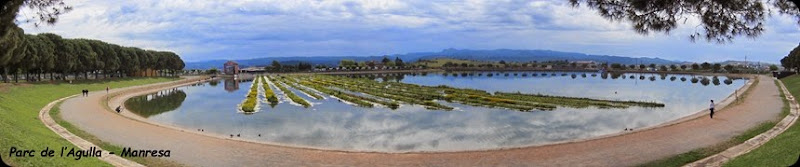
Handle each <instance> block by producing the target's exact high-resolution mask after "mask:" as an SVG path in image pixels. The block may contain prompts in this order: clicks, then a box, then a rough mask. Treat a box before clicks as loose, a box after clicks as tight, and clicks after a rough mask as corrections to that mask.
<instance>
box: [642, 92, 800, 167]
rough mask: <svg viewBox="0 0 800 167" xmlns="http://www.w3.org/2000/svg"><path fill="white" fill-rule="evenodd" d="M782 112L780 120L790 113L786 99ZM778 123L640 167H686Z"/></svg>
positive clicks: (766, 123)
mask: <svg viewBox="0 0 800 167" xmlns="http://www.w3.org/2000/svg"><path fill="white" fill-rule="evenodd" d="M757 84H759V83H758V80H756V82H753V86H755V85H757ZM774 84H775V85H777V86H779V87H780V85H778V82H775V83H774ZM751 90H752V89H748V90H747V91H746V92H744V93H742V97H741V98H743V99H744V98H747V95H749V93H750V91H751ZM784 97H785V96H784V94H783V92H781V99H784ZM742 101H744V100H741V101H739V102H735V103H731V104H730V105H738V104H740V103H741V102H742ZM782 110H783V111H782V112H781V113H782V114H781V115H780V116H779V117H780V118H783V117H784V116H786V114H788V113H789V103H787V102H786V100H785V99H784V105H783V109H782ZM776 123H777V120H775V121H767V122H763V123H761V124H759V125H757V126H755V127H752V128H750V129H748V130H747V131H745V132H743V133H741V134H739V135H737V136H734V137H732V138H731V139H729V140H728V141H725V142H722V143H717V144H716V145H713V146H710V147H705V148H698V149H694V150H692V151H689V152H686V153H683V154H678V155H675V156H671V157H667V158H664V159H660V160H656V161H653V162H649V163H646V164H642V165H639V166H683V165H686V164H688V163H691V162H694V161H697V160H700V159H703V158H706V157H708V156H711V155H714V154H717V153H720V152H722V151H725V150H727V149H728V148H730V147H733V146H736V145H739V144H742V143H744V142H745V141H747V140H749V139H751V138H753V137H755V136H757V135H759V134H761V133H764V132H766V131H767V130H769V129H771V128H772V127H774V126H775V124H776Z"/></svg>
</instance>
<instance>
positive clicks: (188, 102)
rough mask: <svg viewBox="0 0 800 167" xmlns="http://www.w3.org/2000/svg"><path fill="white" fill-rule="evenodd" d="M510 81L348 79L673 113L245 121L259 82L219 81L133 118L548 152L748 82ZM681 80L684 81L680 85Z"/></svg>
mask: <svg viewBox="0 0 800 167" xmlns="http://www.w3.org/2000/svg"><path fill="white" fill-rule="evenodd" d="M507 73H508V76H505V74H504V73H502V72H481V73H463V74H462V73H427V74H383V75H356V76H348V77H366V78H373V79H376V80H378V81H381V82H404V83H413V84H420V85H431V86H435V85H450V86H454V87H462V88H475V89H481V90H487V91H490V92H494V91H503V92H523V93H541V94H548V95H559V96H575V97H589V98H600V99H612V100H638V101H655V102H660V103H665V104H666V107H663V108H643V107H631V108H627V109H597V108H584V109H575V108H565V107H559V108H558V109H556V110H554V111H534V112H518V111H511V110H506V109H501V108H484V107H472V106H465V105H460V104H457V103H447V102H442V103H443V104H445V105H449V106H454V107H456V108H457V109H456V110H453V111H438V110H427V109H425V108H423V107H420V106H414V105H408V104H403V105H401V107H400V108H398V109H396V110H391V109H389V108H381V107H377V108H361V107H355V106H352V105H349V104H345V103H341V102H339V101H338V100H336V99H334V98H330V97H327V96H326V97H327V99H324V100H315V99H313V98H311V97H308V96H306V95H305V94H303V93H302V92H300V91H297V90H294V89H292V91H293V92H294V93H296V94H298V95H299V96H301V97H303V98H305V99H306V100H309V101H310V102H312V103H313V105H314V106H313V107H310V108H303V107H300V106H297V105H293V104H291V102H289V101H288V100H289V99H288V98H285V97H283V96H281V95H279V98H280V101H281V103H280V104H278V105H277V106H275V107H270V106H269V105H267V104H266V103H263V101H264V100H263V99H261V101H262V104H261V107H260V109H259V112H257V113H254V114H249V115H245V114H242V113H237V110H236V108H237V105H238V104H239V103H241V102H242V100H243V99H244V97H245V94H246V93H247V91H248V89H249V88H250V85H251V84H252V81H233V80H218V81H213V82H209V83H203V84H197V85H192V86H185V87H179V88H176V89H170V90H164V91H161V92H159V93H156V94H151V95H146V96H140V97H137V98H132V99H131V100H129V101H128V108H129V109H130V110H137V111H136V112H138V114H139V115H141V116H143V117H146V118H147V119H149V120H151V121H155V122H158V123H161V124H167V125H172V126H176V127H180V128H185V129H189V130H196V129H205V132H207V133H214V134H218V135H226V136H227V135H229V134H234V135H235V134H241V135H242V137H241V138H245V139H248V140H256V141H263V142H266V143H277V144H285V145H294V146H302V147H313V148H324V149H340V150H352V151H380V152H414V151H462V150H482V149H496V148H509V147H520V146H529V145H540V144H547V143H553V142H560V141H566V140H573V139H583V138H590V137H595V136H600V135H607V134H613V133H619V132H622V131H623V129H625V128H634V129H637V128H644V127H648V126H654V125H658V124H660V123H664V122H667V121H670V120H674V119H678V118H680V117H683V116H687V115H691V114H693V113H696V112H698V111H700V110H702V109H704V108H705V107H707V106H708V101H709V100H710V99H714V100H715V101H721V100H722V99H724V98H725V97H727V96H728V95H730V94H731V93H733V91H734V90H735V89H738V88H740V87H741V86H742V85H744V83H745V82H746V80H744V79H735V80H733V82H732V83H731V84H726V83H725V82H724V80H726V79H727V78H726V77H723V76H720V77H719V83H718V85H716V84H714V83H713V82H711V83H708V84H707V85H704V84H703V83H701V82H697V83H692V81H691V77H693V76H690V75H666V76H663V79H662V76H660V75H658V74H623V75H604V74H600V73H574V72H516V73H514V72H507ZM542 74H546V76H543V75H542ZM553 74H555V75H553ZM573 74H574V77H573ZM534 75H535V76H534ZM584 76H585V77H584ZM641 77H644V78H643V79H640V78H641ZM672 77H675V79H674V80H672V79H671V78H672ZM682 77H683V78H685V79H686V80H685V81H681V78H682ZM695 77H698V76H695ZM705 77H708V78H709V79H711V76H705ZM273 89H274V90H277V88H274V87H273ZM276 92H278V93H279V94H280V93H281V92H280V91H276ZM260 98H263V97H260ZM258 134H261V137H258Z"/></svg>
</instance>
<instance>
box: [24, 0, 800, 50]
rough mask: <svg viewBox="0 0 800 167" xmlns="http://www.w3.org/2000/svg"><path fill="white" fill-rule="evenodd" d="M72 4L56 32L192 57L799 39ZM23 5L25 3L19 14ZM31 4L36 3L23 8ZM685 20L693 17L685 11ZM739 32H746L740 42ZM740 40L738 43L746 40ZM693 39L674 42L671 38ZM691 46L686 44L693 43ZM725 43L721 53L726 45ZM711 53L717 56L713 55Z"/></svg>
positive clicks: (453, 10)
mask: <svg viewBox="0 0 800 167" xmlns="http://www.w3.org/2000/svg"><path fill="white" fill-rule="evenodd" d="M66 3H67V4H69V5H72V6H74V10H73V11H72V12H70V13H67V14H64V15H62V17H61V20H60V21H59V22H58V23H57V24H56V25H55V26H43V27H39V28H34V27H32V25H30V24H25V25H23V28H24V29H25V30H26V31H27V32H29V33H39V32H53V33H57V34H60V35H62V36H65V37H69V38H93V39H100V40H105V41H108V42H112V43H117V44H121V45H127V46H136V47H142V48H147V49H157V50H171V51H175V52H178V53H179V54H180V55H182V57H184V58H185V59H187V60H189V61H193V60H206V59H223V58H229V59H238V58H252V57H264V56H340V55H356V56H365V55H378V54H391V53H405V52H419V51H437V50H440V49H444V48H450V47H454V48H473V49H475V48H479V49H496V48H512V49H556V50H563V51H580V52H587V53H594V54H611V55H624V56H636V57H638V56H651V57H652V56H665V57H664V58H668V59H670V58H671V59H687V60H696V59H698V58H697V57H700V55H715V56H717V57H716V59H718V60H723V59H727V58H732V57H736V56H730V55H725V54H728V53H736V51H739V52H751V53H760V54H766V55H767V56H764V57H763V59H764V60H766V61H773V62H775V61H777V60H778V59H780V55H779V53H781V54H782V53H783V52H784V50H786V49H787V48H788V49H791V47H792V46H796V44H797V39H800V35H798V34H800V33H798V32H799V31H798V26H797V25H796V24H795V22H794V20H793V19H792V18H790V17H776V18H777V19H770V21H769V22H768V23H769V26H768V27H767V28H769V30H768V32H767V33H766V34H765V35H764V36H763V37H761V38H759V39H758V41H754V42H750V41H746V40H737V43H735V44H732V45H711V46H712V47H703V46H705V45H702V44H692V43H690V42H688V39H687V38H686V36H687V35H688V33H691V32H693V29H692V28H691V26H682V27H680V28H679V29H678V30H676V31H675V32H673V33H672V34H671V35H664V34H651V35H648V36H642V35H639V34H636V33H634V32H633V31H631V30H630V24H628V23H624V22H610V21H608V20H606V19H603V18H602V17H600V16H598V15H597V14H596V11H593V10H589V9H587V8H586V7H578V8H575V7H572V6H570V5H569V4H567V3H566V2H565V1H559V0H547V1H542V0H540V1H520V0H502V1H490V0H453V1H449V0H448V1H425V0H412V1H399V0H324V1H321V0H291V1H285V0H228V1H225V0H214V1H194V0H171V1H159V0H136V1H127V0H115V1H106V0H67V1H66ZM25 13H26V12H25V11H23V14H25ZM27 13H32V12H30V11H27ZM687 22H688V23H689V24H692V23H694V24H696V23H698V22H697V20H689V21H687ZM742 41H743V42H742ZM740 43H741V44H740ZM678 46H681V47H683V48H692V49H693V50H676V49H666V48H676V47H678ZM687 46H690V47H687ZM723 53H724V54H723ZM707 58H708V59H715V57H707Z"/></svg>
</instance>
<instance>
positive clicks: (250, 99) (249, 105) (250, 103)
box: [241, 77, 261, 112]
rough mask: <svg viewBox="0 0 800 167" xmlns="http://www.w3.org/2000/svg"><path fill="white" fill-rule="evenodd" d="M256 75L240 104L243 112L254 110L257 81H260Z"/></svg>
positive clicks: (256, 96)
mask: <svg viewBox="0 0 800 167" xmlns="http://www.w3.org/2000/svg"><path fill="white" fill-rule="evenodd" d="M260 82H261V80H259V78H258V77H256V79H255V80H253V84H252V85H250V91H249V92H247V96H246V97H245V99H244V102H242V104H241V109H242V111H244V112H255V111H256V104H258V100H257V98H258V83H260Z"/></svg>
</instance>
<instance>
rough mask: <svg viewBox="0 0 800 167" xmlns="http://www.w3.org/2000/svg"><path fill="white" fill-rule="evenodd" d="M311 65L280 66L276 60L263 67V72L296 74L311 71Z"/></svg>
mask: <svg viewBox="0 0 800 167" xmlns="http://www.w3.org/2000/svg"><path fill="white" fill-rule="evenodd" d="M312 68H313V67H312V65H311V63H308V62H298V63H297V64H281V63H280V62H278V61H276V60H272V64H271V65H270V66H266V67H264V70H266V71H269V72H298V71H311V69H312Z"/></svg>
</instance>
